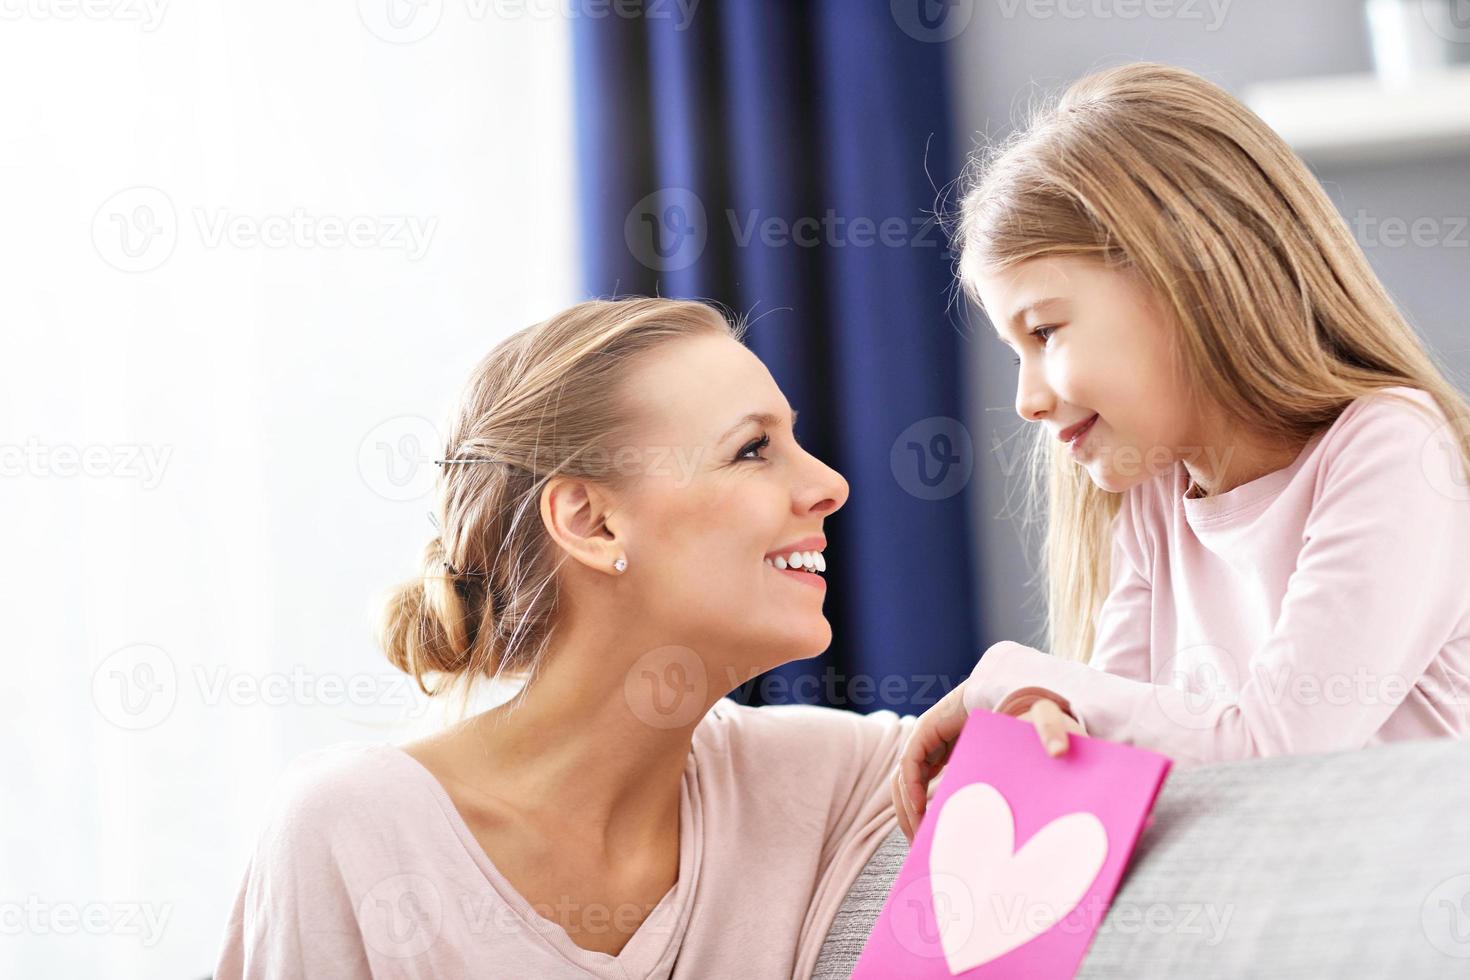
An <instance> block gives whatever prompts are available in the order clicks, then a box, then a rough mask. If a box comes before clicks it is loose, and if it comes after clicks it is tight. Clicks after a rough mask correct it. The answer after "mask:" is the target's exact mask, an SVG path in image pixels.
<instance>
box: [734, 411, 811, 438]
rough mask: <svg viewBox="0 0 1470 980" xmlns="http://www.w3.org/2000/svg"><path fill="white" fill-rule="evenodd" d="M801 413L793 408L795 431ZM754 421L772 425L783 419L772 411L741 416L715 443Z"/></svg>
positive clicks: (792, 423) (792, 419)
mask: <svg viewBox="0 0 1470 980" xmlns="http://www.w3.org/2000/svg"><path fill="white" fill-rule="evenodd" d="M800 414H801V413H800V412H798V411H797V410H796V409H794V408H793V409H792V410H791V428H792V430H793V431H794V430H795V429H796V417H797V416H798V415H800ZM752 422H754V423H755V424H756V425H764V426H767V427H772V426H777V425H780V424H781V419H780V417H779V416H776V415H772V414H771V413H770V412H751V413H750V414H749V415H746V416H744V417H743V418H741V419H740V421H739V422H736V423H735V424H734V425H732V426H730V428H728V429H726V430H725V434H724V435H722V436H720V438H719V439H717V440H715V445H719V444H720V443H722V442H724V441H725V440H726V439H728V438H730V437H731V436H733V435H734V434H735V433H736V432H739V431H740V429H741V428H742V427H744V426H746V425H749V424H750V423H752Z"/></svg>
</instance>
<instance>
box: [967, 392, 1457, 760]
mask: <svg viewBox="0 0 1470 980" xmlns="http://www.w3.org/2000/svg"><path fill="white" fill-rule="evenodd" d="M1388 392H1392V393H1397V394H1399V395H1402V396H1405V397H1407V398H1409V399H1410V400H1411V401H1412V403H1413V404H1410V405H1406V404H1404V402H1402V401H1400V400H1398V399H1396V398H1393V397H1391V396H1390V395H1389V394H1388ZM1416 406H1419V407H1416ZM1420 407H1422V410H1421V408H1420ZM1187 487H1188V474H1187V471H1186V470H1185V469H1184V467H1183V465H1182V464H1180V463H1176V464H1175V465H1174V467H1173V468H1172V469H1171V470H1170V471H1167V472H1164V473H1161V474H1158V475H1156V476H1154V477H1152V478H1150V479H1149V480H1148V481H1146V482H1144V483H1142V484H1140V485H1138V486H1136V487H1133V488H1131V489H1129V490H1128V491H1126V492H1125V498H1126V499H1125V500H1124V501H1123V504H1122V507H1121V509H1120V511H1119V513H1118V517H1117V520H1116V522H1115V524H1114V541H1113V549H1112V582H1111V588H1110V591H1109V594H1108V596H1107V599H1106V601H1105V603H1104V605H1103V606H1102V608H1101V610H1100V611H1099V614H1098V618H1097V621H1096V627H1097V630H1096V642H1095V645H1094V647H1093V653H1092V659H1091V662H1090V663H1088V664H1082V663H1077V662H1071V661H1064V660H1061V659H1059V658H1057V657H1053V656H1050V655H1048V654H1046V653H1044V652H1042V651H1040V650H1036V649H1033V648H1031V647H1027V646H1023V645H1021V644H1018V643H1011V642H1002V643H999V644H996V645H995V646H993V647H991V648H990V649H989V650H987V651H986V652H985V653H984V655H983V656H981V658H980V661H979V664H978V666H976V668H975V669H974V671H973V672H972V673H971V675H970V678H969V679H968V680H967V681H966V683H965V694H964V703H965V705H966V707H968V708H970V709H971V710H974V709H976V708H986V709H992V710H993V709H994V708H995V707H997V706H998V705H999V703H1000V702H1001V701H1002V700H1004V699H1005V698H1006V697H1007V696H1008V695H1010V694H1013V693H1018V692H1021V690H1022V689H1023V688H1027V687H1036V688H1042V689H1045V690H1048V691H1053V692H1056V693H1058V694H1060V695H1061V696H1062V697H1063V698H1065V699H1066V700H1067V701H1068V702H1070V705H1071V708H1072V711H1073V714H1075V715H1076V716H1077V717H1078V719H1079V720H1080V721H1081V722H1082V724H1083V725H1084V726H1085V727H1086V729H1087V731H1088V734H1089V735H1095V736H1101V737H1103V738H1107V739H1111V740H1114V741H1119V742H1126V743H1130V744H1134V745H1138V746H1142V747H1145V748H1149V749H1152V750H1154V751H1157V752H1161V753H1164V754H1166V755H1168V756H1170V757H1171V758H1173V759H1174V760H1175V761H1176V762H1177V763H1179V764H1183V765H1191V764H1198V763H1206V762H1214V761H1224V760H1230V759H1242V758H1250V757H1256V756H1269V755H1279V754H1285V753H1306V752H1325V751H1332V750H1336V749H1349V748H1358V747H1362V746H1366V745H1373V744H1377V743H1381V742H1388V741H1393V740H1397V739H1411V738H1428V737H1435V736H1463V735H1466V734H1467V733H1470V485H1467V482H1466V477H1465V471H1464V469H1463V467H1462V466H1461V463H1460V457H1459V452H1458V449H1457V448H1456V443H1455V441H1454V439H1453V438H1452V430H1451V427H1450V426H1449V423H1448V422H1447V420H1446V418H1445V416H1444V413H1443V412H1442V411H1441V410H1440V408H1439V407H1438V404H1437V403H1436V402H1435V401H1434V400H1433V398H1432V397H1431V396H1430V395H1429V394H1427V393H1426V392H1423V391H1420V390H1419V389H1415V388H1406V387H1394V388H1389V389H1385V390H1383V391H1380V392H1375V393H1373V394H1371V395H1366V396H1363V397H1361V398H1358V399H1356V400H1354V401H1353V402H1352V403H1351V404H1350V405H1349V406H1347V407H1346V408H1345V409H1344V410H1343V411H1342V412H1341V413H1340V414H1339V415H1338V417H1337V418H1336V419H1335V420H1334V421H1333V423H1332V424H1331V425H1330V426H1328V427H1327V428H1325V429H1323V430H1320V431H1319V432H1317V433H1316V434H1315V435H1314V436H1313V437H1312V438H1311V440H1310V441H1308V442H1307V444H1306V445H1305V447H1304V448H1303V449H1302V451H1301V453H1300V454H1299V455H1298V456H1297V458H1296V460H1295V461H1294V462H1292V463H1291V464H1290V465H1289V466H1287V467H1286V468H1284V469H1281V470H1277V471H1275V472H1272V473H1268V474H1266V475H1265V476H1262V477H1260V478H1258V479H1255V480H1252V481H1250V482H1249V483H1245V484H1242V485H1240V486H1238V487H1235V488H1234V489H1232V490H1229V491H1227V492H1226V493H1222V494H1219V495H1217V496H1213V497H1202V498H1190V497H1186V496H1185V492H1186V489H1187ZM1013 703H1015V702H1013Z"/></svg>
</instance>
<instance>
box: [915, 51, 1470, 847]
mask: <svg viewBox="0 0 1470 980" xmlns="http://www.w3.org/2000/svg"><path fill="white" fill-rule="evenodd" d="M977 167H978V172H977V176H976V178H975V179H974V181H973V183H972V185H971V188H970V189H969V190H968V192H967V193H966V194H965V196H964V199H963V202H962V207H961V213H960V216H959V224H958V229H957V231H958V234H957V243H958V247H959V256H960V258H959V276H960V280H961V282H962V283H963V284H964V286H965V288H966V290H967V291H968V293H969V294H970V295H971V297H972V298H973V299H975V300H976V301H977V302H978V303H979V304H980V305H981V306H982V307H983V308H984V310H985V312H986V313H987V314H988V316H989V318H990V320H991V321H992V323H993V325H994V326H995V328H996V332H997V334H998V335H999V338H1000V340H1001V341H1002V342H1004V343H1005V344H1006V345H1007V346H1009V347H1011V348H1012V349H1013V350H1014V352H1015V354H1016V355H1017V356H1016V364H1017V367H1018V377H1017V391H1016V411H1017V412H1018V413H1019V414H1020V416H1021V418H1022V419H1024V420H1026V421H1028V422H1032V423H1034V425H1033V429H1034V433H1035V436H1036V444H1035V450H1036V454H1035V458H1034V459H1033V462H1034V463H1035V469H1034V470H1033V480H1032V486H1033V489H1034V488H1036V487H1037V486H1038V484H1039V482H1040V480H1041V479H1042V476H1041V474H1042V473H1043V472H1044V473H1045V477H1044V479H1045V482H1046V484H1047V491H1046V498H1047V502H1048V514H1047V520H1046V524H1045V527H1046V535H1045V551H1044V555H1043V563H1044V565H1043V567H1044V572H1045V575H1046V579H1047V598H1048V622H1047V634H1046V643H1047V647H1048V650H1047V651H1042V650H1036V649H1033V648H1030V647H1026V646H1023V645H1021V644H1019V643H1012V642H1001V643H997V644H995V645H994V646H992V647H990V648H989V649H988V650H987V651H986V652H985V654H984V656H982V657H981V659H980V661H979V664H978V666H977V667H976V668H975V670H974V671H973V672H972V673H971V675H970V677H969V678H968V679H967V680H966V681H965V682H964V683H963V684H961V685H960V686H959V687H957V688H956V689H955V690H954V691H953V692H951V694H950V695H949V696H948V697H946V698H945V699H944V701H942V702H941V703H940V704H938V705H936V706H935V707H934V708H932V709H931V710H930V711H928V712H927V713H926V714H925V715H924V716H923V718H922V719H921V720H920V723H919V725H918V726H917V727H916V730H915V732H914V734H913V735H912V736H911V737H910V740H909V742H908V744H907V746H906V748H905V751H904V756H903V759H902V761H901V762H900V765H899V768H898V770H897V771H896V772H895V773H894V776H893V790H894V801H895V804H896V805H897V808H898V813H899V822H900V825H902V826H903V827H904V829H905V831H906V832H907V833H908V834H909V836H910V837H912V833H913V829H914V827H915V826H917V822H918V819H919V817H920V816H922V814H923V812H924V804H925V795H926V794H925V788H926V786H927V785H928V784H929V782H930V780H932V778H933V777H934V776H935V775H936V774H937V773H938V771H939V769H940V768H941V767H942V766H943V765H944V762H945V761H946V759H947V757H948V754H949V750H950V746H951V745H952V743H953V740H954V739H955V737H956V736H957V735H958V733H959V730H960V728H961V726H962V725H963V723H964V720H965V717H966V716H967V714H968V713H969V712H970V711H973V710H976V709H985V710H991V711H1000V712H1003V713H1009V714H1013V715H1017V716H1020V717H1023V718H1025V719H1027V720H1030V721H1033V722H1034V723H1035V724H1036V725H1037V728H1038V732H1039V734H1040V736H1041V738H1042V740H1043V743H1044V744H1045V745H1046V746H1047V751H1048V752H1050V753H1051V754H1052V755H1056V754H1059V753H1060V752H1063V751H1065V747H1066V737H1067V733H1068V732H1077V733H1081V734H1090V735H1093V736H1100V737H1102V738H1107V739H1112V740H1115V741H1119V742H1126V743H1130V744H1134V745H1139V746H1143V747H1146V748H1149V749H1152V750H1154V751H1157V752H1162V753H1165V754H1167V755H1169V756H1171V757H1172V758H1173V759H1175V760H1176V762H1177V763H1178V764H1185V765H1188V764H1198V763H1206V762H1216V761H1223V760H1229V759H1243V758H1250V757H1256V756H1268V755H1278V754H1283V753H1298V752H1322V751H1331V750H1337V749H1350V748H1358V747H1361V746H1365V745H1372V744H1377V743H1381V742H1386V741H1392V740H1396V739H1406V738H1424V737H1432V736H1457V735H1463V734H1465V733H1466V732H1467V731H1470V712H1467V699H1470V683H1467V675H1470V587H1467V580H1470V485H1467V480H1466V464H1467V459H1470V455H1467V453H1470V446H1467V440H1466V434H1467V423H1470V406H1467V403H1466V400H1465V398H1464V397H1463V396H1462V395H1461V394H1460V393H1459V392H1458V391H1456V390H1455V388H1454V387H1452V386H1451V384H1450V383H1449V382H1448V381H1447V380H1446V379H1445V377H1444V375H1443V374H1442V373H1441V370H1440V369H1439V367H1438V366H1437V365H1436V363H1435V361H1434V359H1433V358H1432V357H1431V356H1430V354H1429V353H1428V352H1427V351H1426V350H1425V348H1424V346H1423V345H1422V343H1421V342H1420V340H1419V339H1418V338H1417V337H1416V336H1415V334H1414V332H1413V330H1412V329H1411V328H1410V327H1409V325H1408V324H1407V323H1406V322H1405V320H1404V318H1403V316H1402V315H1401V314H1400V313H1399V311H1398V310H1397V309H1395V307H1394V304H1393V302H1392V301H1391V300H1390V298H1389V296H1388V294H1387V293H1386V292H1385V290H1384V288H1383V286H1382V284H1380V283H1379V281H1378V279H1377V278H1376V277H1375V276H1374V274H1373V271H1372V269H1371V268H1370V267H1369V265H1368V262H1367V260H1366V259H1365V257H1364V255H1363V253H1362V251H1361V249H1360V248H1359V247H1358V245H1357V244H1356V243H1355V241H1354V240H1353V238H1352V236H1351V234H1350V233H1349V230H1348V228H1347V226H1346V224H1345V223H1344V222H1343V220H1342V219H1341V217H1340V216H1339V215H1338V213H1337V211H1336V210H1335V209H1334V207H1333V204H1332V202H1331V201H1330V200H1329V199H1328V197H1327V195H1326V194H1325V193H1324V192H1323V190H1322V188H1321V186H1320V185H1319V184H1318V183H1317V182H1316V181H1315V180H1314V179H1313V177H1312V175H1311V173H1310V172H1309V171H1308V170H1307V168H1306V167H1305V166H1304V165H1303V163H1302V161H1301V160H1300V159H1299V158H1298V157H1297V156H1295V155H1294V154H1293V153H1292V151H1291V150H1290V149H1289V148H1288V147H1287V146H1286V144H1285V143H1284V142H1283V141H1282V140H1281V139H1280V137H1278V136H1277V135H1276V134H1275V133H1274V132H1272V131H1271V130H1270V129H1269V128H1268V127H1267V126H1266V125H1265V124H1263V123H1262V122H1261V120H1260V119H1259V118H1257V117H1256V116H1255V115H1254V114H1252V113H1251V112H1250V110H1248V109H1247V108H1246V107H1245V106H1244V105H1242V104H1241V103H1240V102H1239V101H1237V100H1236V99H1235V98H1233V97H1232V96H1230V95H1229V94H1228V93H1227V92H1225V91H1224V90H1223V89H1221V88H1219V87H1218V86H1216V85H1214V84H1212V83H1210V82H1208V81H1206V80H1204V79H1203V78H1201V77H1199V76H1198V75H1195V74H1193V73H1191V72H1188V71H1185V70H1182V69H1178V68H1172V67H1168V66H1164V65H1157V64H1132V65H1126V66H1123V67H1119V68H1114V69H1110V70H1106V71H1102V72H1099V73H1097V74H1094V75H1092V76H1090V77H1087V78H1084V79H1082V80H1081V81H1079V82H1077V83H1076V84H1074V85H1073V86H1072V87H1071V88H1070V89H1069V90H1068V91H1067V92H1066V93H1065V94H1064V95H1063V96H1062V97H1061V99H1060V100H1059V102H1057V103H1056V104H1054V105H1051V106H1048V107H1045V108H1044V109H1043V110H1042V112H1041V113H1040V115H1039V117H1038V118H1036V119H1035V120H1034V121H1033V122H1032V124H1031V125H1030V126H1029V127H1027V128H1026V129H1025V130H1024V131H1022V132H1020V133H1018V134H1017V135H1016V136H1014V137H1012V138H1011V139H1010V140H1008V141H1007V142H1006V143H1005V144H1004V145H1002V146H1001V147H999V148H998V150H997V152H996V153H995V154H994V155H993V156H990V157H989V158H986V159H980V160H978V161H977ZM1036 496H1037V494H1033V500H1034V499H1035V497H1036Z"/></svg>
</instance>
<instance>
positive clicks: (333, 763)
mask: <svg viewBox="0 0 1470 980" xmlns="http://www.w3.org/2000/svg"><path fill="white" fill-rule="evenodd" d="M405 758H406V757H404V756H403V753H402V751H401V750H400V749H398V748H397V747H396V746H393V745H391V744H388V743H383V742H357V741H354V742H339V743H337V744H334V745H329V746H325V747H323V748H319V749H313V750H311V751H309V752H305V753H302V754H301V755H299V756H297V757H295V758H294V759H292V760H291V761H290V762H289V763H288V764H287V765H286V767H285V769H284V770H283V771H282V773H281V775H280V778H279V779H278V780H277V782H276V785H275V787H274V789H273V791H272V793H271V798H270V802H269V804H268V806H267V808H266V819H265V828H264V832H263V835H264V837H265V838H266V839H289V840H296V841H301V840H308V839H328V838H330V837H331V836H333V835H335V834H339V833H341V832H342V831H343V829H344V828H346V827H348V826H352V825H355V826H358V827H361V826H363V825H367V824H372V825H381V824H382V823H384V822H389V821H392V820H394V819H396V818H397V815H400V814H402V813H403V812H404V808H403V805H402V804H403V802H404V799H405V797H406V796H407V795H408V794H410V793H412V792H413V789H414V783H413V780H412V778H411V776H412V774H411V773H410V772H409V771H408V770H407V769H406V768H405V767H404V765H403V762H404V759H405Z"/></svg>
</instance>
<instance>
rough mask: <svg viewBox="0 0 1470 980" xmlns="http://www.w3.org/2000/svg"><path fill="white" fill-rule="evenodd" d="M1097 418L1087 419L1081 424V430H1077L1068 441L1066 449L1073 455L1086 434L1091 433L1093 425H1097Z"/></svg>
mask: <svg viewBox="0 0 1470 980" xmlns="http://www.w3.org/2000/svg"><path fill="white" fill-rule="evenodd" d="M1097 418H1098V417H1097V416H1096V415H1094V416H1093V417H1092V418H1090V419H1088V420H1087V421H1086V422H1084V423H1083V424H1082V428H1080V429H1078V430H1077V433H1076V435H1074V436H1072V438H1071V439H1070V440H1069V441H1068V443H1067V448H1068V449H1069V450H1071V451H1072V452H1073V453H1076V452H1077V449H1078V447H1080V446H1081V445H1082V442H1083V440H1085V439H1086V438H1087V433H1089V432H1091V431H1092V427H1093V425H1095V424H1096V423H1097Z"/></svg>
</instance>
